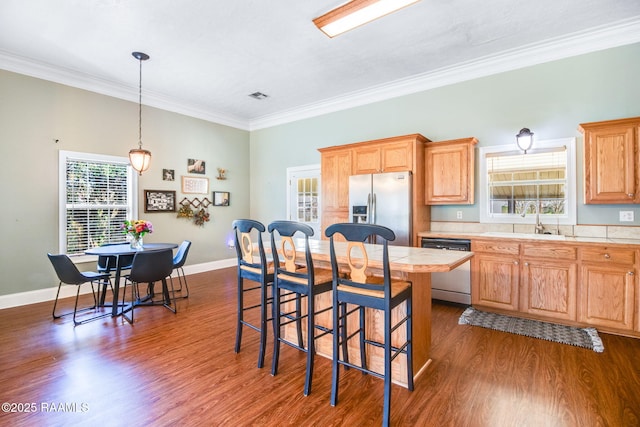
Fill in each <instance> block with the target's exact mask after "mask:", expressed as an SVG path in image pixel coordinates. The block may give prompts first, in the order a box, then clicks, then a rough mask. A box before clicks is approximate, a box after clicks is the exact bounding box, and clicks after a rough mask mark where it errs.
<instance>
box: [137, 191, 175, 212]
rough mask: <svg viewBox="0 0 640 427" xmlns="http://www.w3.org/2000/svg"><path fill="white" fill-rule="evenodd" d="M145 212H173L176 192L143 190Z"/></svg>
mask: <svg viewBox="0 0 640 427" xmlns="http://www.w3.org/2000/svg"><path fill="white" fill-rule="evenodd" d="M144 211H145V212H175V211H176V192H175V191H165V190H144Z"/></svg>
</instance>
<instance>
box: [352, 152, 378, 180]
mask: <svg viewBox="0 0 640 427" xmlns="http://www.w3.org/2000/svg"><path fill="white" fill-rule="evenodd" d="M381 170H382V168H381V164H380V146H379V145H373V146H369V147H358V148H354V149H353V174H354V175H364V174H368V173H378V172H381Z"/></svg>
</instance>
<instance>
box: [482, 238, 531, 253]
mask: <svg viewBox="0 0 640 427" xmlns="http://www.w3.org/2000/svg"><path fill="white" fill-rule="evenodd" d="M471 251H473V252H490V253H492V254H509V255H519V254H520V244H519V243H516V242H506V241H499V240H472V241H471Z"/></svg>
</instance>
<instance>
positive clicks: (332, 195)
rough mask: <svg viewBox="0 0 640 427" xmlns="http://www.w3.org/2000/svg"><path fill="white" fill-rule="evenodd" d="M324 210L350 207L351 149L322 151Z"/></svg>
mask: <svg viewBox="0 0 640 427" xmlns="http://www.w3.org/2000/svg"><path fill="white" fill-rule="evenodd" d="M321 174H322V177H321V178H322V188H321V191H322V210H323V214H324V211H326V210H334V209H349V176H351V150H336V151H327V152H324V153H322V160H321Z"/></svg>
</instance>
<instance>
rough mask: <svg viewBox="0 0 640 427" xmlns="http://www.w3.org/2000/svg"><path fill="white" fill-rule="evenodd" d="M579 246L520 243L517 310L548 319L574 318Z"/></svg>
mask: <svg viewBox="0 0 640 427" xmlns="http://www.w3.org/2000/svg"><path fill="white" fill-rule="evenodd" d="M577 259H578V248H577V247H575V246H572V245H560V244H553V243H552V244H548V243H546V242H543V243H523V244H522V258H521V260H520V264H521V265H522V271H521V273H520V274H521V279H520V280H521V281H522V283H521V289H520V311H521V312H523V313H527V314H531V315H536V316H539V317H545V318H548V319H550V320H567V321H572V322H573V321H575V320H576V317H577V315H576V306H577V301H576V300H577V298H576V295H577V294H576V292H577V287H578V264H577Z"/></svg>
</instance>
